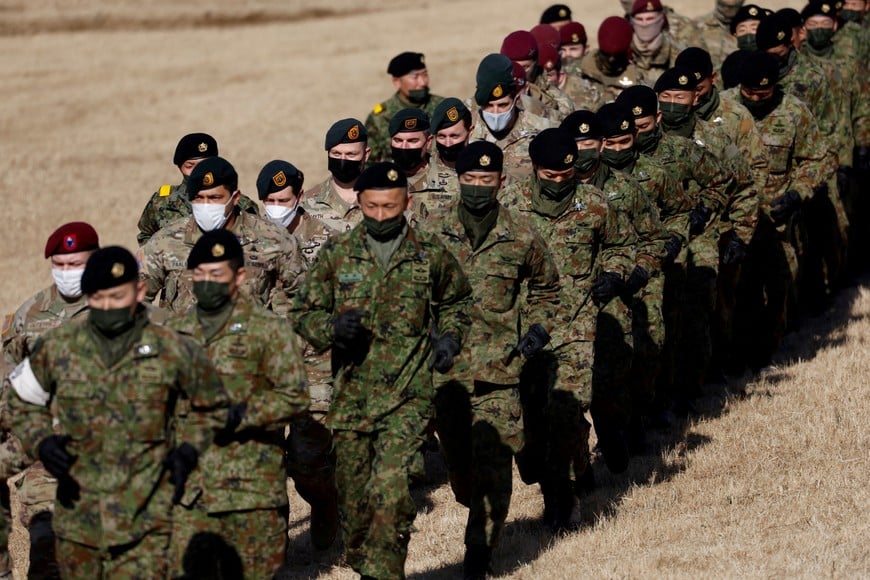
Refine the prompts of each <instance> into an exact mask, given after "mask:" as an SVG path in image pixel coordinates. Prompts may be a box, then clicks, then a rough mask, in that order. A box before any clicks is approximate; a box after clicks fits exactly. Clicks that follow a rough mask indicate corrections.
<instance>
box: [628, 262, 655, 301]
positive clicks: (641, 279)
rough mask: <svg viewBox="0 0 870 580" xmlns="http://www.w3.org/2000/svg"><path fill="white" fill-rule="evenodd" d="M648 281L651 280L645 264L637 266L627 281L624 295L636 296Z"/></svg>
mask: <svg viewBox="0 0 870 580" xmlns="http://www.w3.org/2000/svg"><path fill="white" fill-rule="evenodd" d="M647 282H649V272H647V271H646V269H645V268H644V267H643V266H635V267H634V270H632V271H631V275H630V276H629V277H628V280H626V282H625V294H624V296H634V295H635V294H636V293H637V292H638V291H639V290H640V289H641V288H643V287H644V286H646V284H647Z"/></svg>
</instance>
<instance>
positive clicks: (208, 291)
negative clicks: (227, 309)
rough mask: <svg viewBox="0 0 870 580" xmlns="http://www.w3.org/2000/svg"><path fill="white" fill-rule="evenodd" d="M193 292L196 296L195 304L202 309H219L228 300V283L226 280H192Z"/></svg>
mask: <svg viewBox="0 0 870 580" xmlns="http://www.w3.org/2000/svg"><path fill="white" fill-rule="evenodd" d="M193 294H194V296H196V305H197V306H199V307H200V308H202V309H203V310H205V311H214V310H220V308H221V307H223V306H225V305H226V304H227V303H229V301H230V285H229V283H228V282H212V281H202V282H194V283H193Z"/></svg>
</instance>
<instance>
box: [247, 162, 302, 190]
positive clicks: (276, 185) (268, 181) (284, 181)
mask: <svg viewBox="0 0 870 580" xmlns="http://www.w3.org/2000/svg"><path fill="white" fill-rule="evenodd" d="M304 181H305V176H304V175H302V172H301V171H299V170H298V169H296V167H295V166H294V165H293V164H292V163H288V162H287V161H282V160H280V159H276V160H274V161H270V162H269V163H267V164H266V165H264V166H263V169H261V170H260V174H259V175H258V176H257V195H259V196H260V199H266V196H268V195H269V194H270V193H275V192H276V191H281V190H282V189H284V188H285V187H287V186H290V187H292V188H293V192H294V193H298V192H299V190H300V189H302V183H303V182H304Z"/></svg>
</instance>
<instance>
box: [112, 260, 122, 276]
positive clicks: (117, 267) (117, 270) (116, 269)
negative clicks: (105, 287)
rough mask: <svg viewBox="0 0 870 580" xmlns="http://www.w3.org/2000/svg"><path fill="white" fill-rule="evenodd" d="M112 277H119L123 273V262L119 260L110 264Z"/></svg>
mask: <svg viewBox="0 0 870 580" xmlns="http://www.w3.org/2000/svg"><path fill="white" fill-rule="evenodd" d="M111 272H112V278H120V277H121V276H123V275H124V264H122V263H121V262H115V263H114V264H112V270H111Z"/></svg>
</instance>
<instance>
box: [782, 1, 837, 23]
mask: <svg viewBox="0 0 870 580" xmlns="http://www.w3.org/2000/svg"><path fill="white" fill-rule="evenodd" d="M814 4H815V2H814ZM820 4H821V3H820ZM825 4H827V5H828V6H830V10H829V12H833V6H834V3H833V2H825ZM776 14H781V15H782V17H783V18H784V19H785V21H786V22H788V23H789V25H790V26H791V27H792V28H800V27H801V26H803V25H804V19H803V18H802V17H801V13H800V12H798V11H797V10H795V9H794V8H782V9H781V10H777V11H776ZM832 18H833V16H832Z"/></svg>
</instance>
